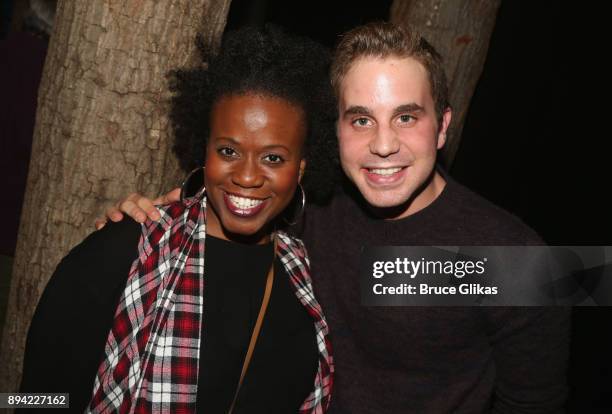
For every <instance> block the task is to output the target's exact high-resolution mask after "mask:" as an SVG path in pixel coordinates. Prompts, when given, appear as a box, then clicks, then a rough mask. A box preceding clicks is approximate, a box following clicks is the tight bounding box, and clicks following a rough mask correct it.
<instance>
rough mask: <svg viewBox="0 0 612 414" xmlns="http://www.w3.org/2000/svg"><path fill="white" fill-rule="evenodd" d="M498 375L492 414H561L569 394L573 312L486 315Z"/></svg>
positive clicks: (524, 311) (511, 310)
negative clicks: (570, 338)
mask: <svg viewBox="0 0 612 414" xmlns="http://www.w3.org/2000/svg"><path fill="white" fill-rule="evenodd" d="M483 316H484V317H485V318H486V324H487V331H488V333H489V338H490V341H491V345H492V349H493V358H494V361H495V368H496V371H497V375H496V377H497V379H496V384H495V395H494V399H493V405H492V408H491V413H495V414H502V413H503V414H509V413H513V414H514V413H517V414H518V413H529V414H533V413H561V412H564V404H565V401H566V399H567V394H568V384H567V367H568V359H569V331H570V319H571V309H569V308H562V307H547V308H535V307H529V308H528V307H525V308H520V307H513V308H488V309H487V311H486V312H483Z"/></svg>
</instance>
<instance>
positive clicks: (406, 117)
mask: <svg viewBox="0 0 612 414" xmlns="http://www.w3.org/2000/svg"><path fill="white" fill-rule="evenodd" d="M398 120H399V122H400V123H402V124H408V123H410V122H413V121H414V120H416V118H415V117H413V116H412V115H408V114H403V115H400V116H399V117H398Z"/></svg>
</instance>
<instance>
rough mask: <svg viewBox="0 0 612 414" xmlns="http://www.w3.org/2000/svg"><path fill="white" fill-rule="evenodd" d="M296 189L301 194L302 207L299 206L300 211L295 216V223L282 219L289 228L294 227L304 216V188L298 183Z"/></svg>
mask: <svg viewBox="0 0 612 414" xmlns="http://www.w3.org/2000/svg"><path fill="white" fill-rule="evenodd" d="M298 187H299V189H300V191H301V192H302V205H301V206H300V211H299V213H298V214H295V221H289V220H287V219H286V218H285V217H283V221H284V222H285V223H287V224H288V225H290V226H295V225H296V224H297V223H298V221H299V220H300V218H301V217H302V216H303V215H304V209H305V207H306V192H304V188H303V187H302V184H300V183H298Z"/></svg>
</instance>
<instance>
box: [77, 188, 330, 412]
mask: <svg viewBox="0 0 612 414" xmlns="http://www.w3.org/2000/svg"><path fill="white" fill-rule="evenodd" d="M159 210H160V212H161V220H160V221H159V222H152V221H147V222H146V223H145V224H144V225H143V226H142V236H141V238H140V241H139V243H138V253H139V257H138V259H136V260H135V261H134V263H133V264H132V267H131V270H130V274H129V277H128V280H127V284H126V287H125V290H124V292H123V294H122V296H121V299H120V301H119V305H118V306H117V310H116V312H115V319H114V321H113V327H112V329H111V331H110V333H109V335H108V339H107V341H106V346H105V356H104V359H103V361H102V363H101V364H100V367H99V368H98V373H97V375H96V379H95V382H94V390H93V398H92V400H91V402H90V405H89V408H88V410H86V412H91V413H111V412H120V413H195V409H196V397H197V384H198V370H199V357H200V344H201V343H202V303H203V293H204V239H205V236H206V227H205V221H206V198H205V197H204V194H203V192H201V193H199V194H198V195H196V196H195V197H194V198H191V199H188V200H187V201H186V202H185V203H184V204H181V203H173V204H170V205H168V206H165V207H163V208H160V209H159ZM276 237H277V238H278V240H277V246H278V248H277V256H278V257H279V258H280V260H281V262H282V263H283V265H284V267H285V269H286V271H287V273H288V274H289V277H290V280H291V282H292V283H291V285H292V286H293V288H294V291H295V294H296V296H297V298H298V300H299V301H300V302H301V303H302V305H303V306H304V307H305V308H306V309H307V311H308V313H309V314H310V315H311V316H312V318H313V320H314V324H315V329H316V338H317V347H318V351H319V366H318V370H317V374H316V376H315V379H314V387H313V388H314V389H313V391H312V392H311V394H310V395H309V396H308V397H307V398H306V400H305V401H304V403H303V404H302V406H301V407H300V410H299V412H300V413H312V414H320V413H323V412H325V411H326V409H327V407H328V406H329V402H330V395H331V388H332V383H333V371H334V367H333V359H332V355H331V345H330V342H329V336H328V334H329V330H328V326H327V322H326V321H325V318H324V316H323V313H322V310H321V307H320V305H319V304H318V302H317V301H316V299H315V297H314V293H313V289H312V283H311V279H310V275H309V260H308V257H307V255H306V250H305V248H304V245H303V244H302V242H301V240H298V239H295V238H293V237H290V236H289V235H287V234H286V233H283V232H277V233H276ZM202 374H203V375H205V373H202Z"/></svg>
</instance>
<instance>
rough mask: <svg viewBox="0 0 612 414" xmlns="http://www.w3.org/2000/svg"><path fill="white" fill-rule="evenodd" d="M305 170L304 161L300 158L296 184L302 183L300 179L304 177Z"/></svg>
mask: <svg viewBox="0 0 612 414" xmlns="http://www.w3.org/2000/svg"><path fill="white" fill-rule="evenodd" d="M305 169H306V159H305V158H302V161H300V175H299V176H298V182H302V177H303V176H304V170H305Z"/></svg>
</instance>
